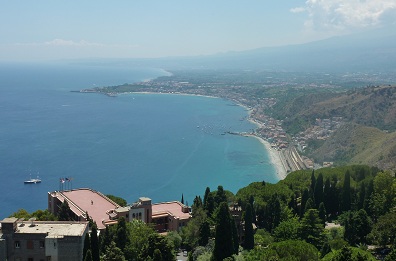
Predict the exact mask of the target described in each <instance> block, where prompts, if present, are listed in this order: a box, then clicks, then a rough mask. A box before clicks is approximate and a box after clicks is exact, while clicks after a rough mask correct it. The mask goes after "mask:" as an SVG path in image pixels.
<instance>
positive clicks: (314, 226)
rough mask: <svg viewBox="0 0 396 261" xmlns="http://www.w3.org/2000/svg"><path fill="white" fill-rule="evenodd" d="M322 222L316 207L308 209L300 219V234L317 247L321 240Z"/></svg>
mask: <svg viewBox="0 0 396 261" xmlns="http://www.w3.org/2000/svg"><path fill="white" fill-rule="evenodd" d="M323 228H324V226H323V223H322V220H321V219H320V218H319V212H318V210H316V209H309V210H307V212H306V213H305V214H304V217H303V218H302V219H301V227H300V229H301V230H300V235H301V238H302V239H304V240H305V241H306V242H308V243H310V244H312V245H314V246H316V247H319V246H321V245H322V241H323V236H322V232H323Z"/></svg>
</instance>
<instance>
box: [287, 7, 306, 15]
mask: <svg viewBox="0 0 396 261" xmlns="http://www.w3.org/2000/svg"><path fill="white" fill-rule="evenodd" d="M305 11H306V9H305V8H304V7H295V8H292V9H290V12H291V13H295V14H296V13H302V12H305Z"/></svg>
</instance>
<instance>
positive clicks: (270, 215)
mask: <svg viewBox="0 0 396 261" xmlns="http://www.w3.org/2000/svg"><path fill="white" fill-rule="evenodd" d="M281 213H282V206H281V201H280V198H279V196H278V194H277V193H275V194H272V195H271V198H270V200H269V202H268V204H267V206H266V210H265V215H266V217H267V218H266V228H267V229H268V230H269V231H272V230H273V229H274V228H275V227H276V226H278V225H279V223H280V221H281Z"/></svg>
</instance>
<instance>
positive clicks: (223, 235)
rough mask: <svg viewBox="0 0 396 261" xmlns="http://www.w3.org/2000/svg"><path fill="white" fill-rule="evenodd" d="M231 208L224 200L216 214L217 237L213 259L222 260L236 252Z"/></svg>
mask: <svg viewBox="0 0 396 261" xmlns="http://www.w3.org/2000/svg"><path fill="white" fill-rule="evenodd" d="M232 222H233V221H232V218H231V214H230V210H229V209H228V205H227V203H226V202H222V203H221V204H220V206H219V208H218V212H217V216H216V238H215V246H214V249H213V259H214V260H215V261H222V260H223V259H225V258H227V257H231V256H232V255H233V254H234V242H233V232H232V230H233V228H232V225H235V223H234V224H232Z"/></svg>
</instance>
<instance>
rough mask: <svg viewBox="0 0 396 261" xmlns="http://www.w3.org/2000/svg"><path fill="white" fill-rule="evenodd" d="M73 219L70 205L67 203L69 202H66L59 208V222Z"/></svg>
mask: <svg viewBox="0 0 396 261" xmlns="http://www.w3.org/2000/svg"><path fill="white" fill-rule="evenodd" d="M71 219H72V218H71V209H70V206H69V203H67V201H66V200H64V201H63V202H62V204H61V205H60V207H59V211H58V220H59V221H70V220H71Z"/></svg>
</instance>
